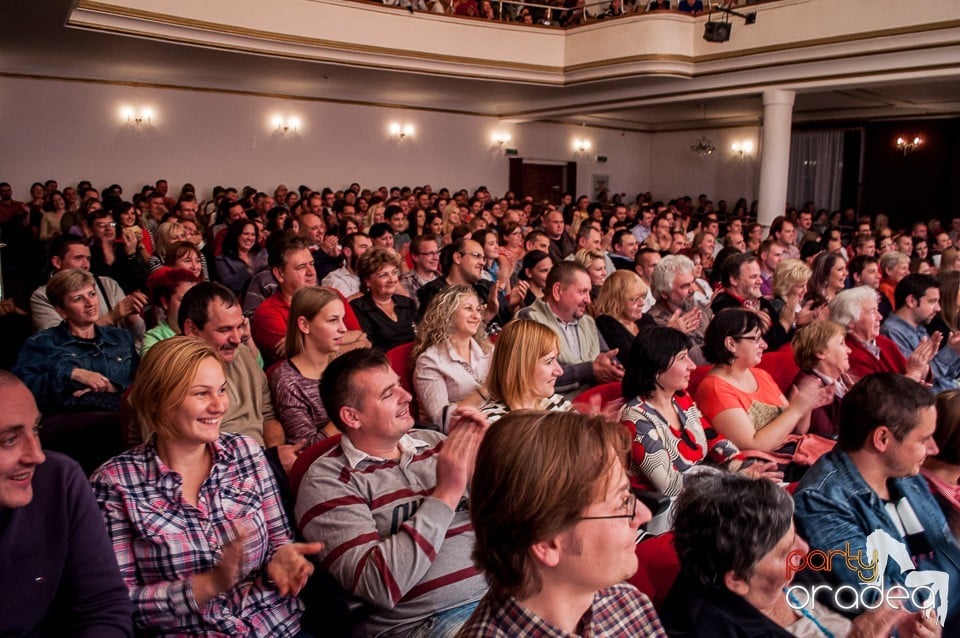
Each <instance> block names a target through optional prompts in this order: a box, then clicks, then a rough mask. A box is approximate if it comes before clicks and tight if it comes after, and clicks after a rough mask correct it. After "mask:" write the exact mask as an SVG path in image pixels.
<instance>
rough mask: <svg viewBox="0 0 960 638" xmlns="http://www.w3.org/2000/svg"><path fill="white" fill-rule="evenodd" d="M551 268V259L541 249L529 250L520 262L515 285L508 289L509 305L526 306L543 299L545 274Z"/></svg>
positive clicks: (548, 272) (516, 307)
mask: <svg viewBox="0 0 960 638" xmlns="http://www.w3.org/2000/svg"><path fill="white" fill-rule="evenodd" d="M551 268H553V259H551V258H550V255H548V254H547V253H546V252H544V251H542V250H531V251H529V252H527V254H525V255H524V256H523V259H522V260H521V262H520V273H519V274H518V275H517V285H516V286H514V287H513V289H512V290H511V291H510V292H511V294H510V307H511V308H512V309H518V308H526V307H527V306H529V305H530V304H532V303H533V302H535V301H537V300H539V299H543V291H544V289H545V288H546V285H547V275H548V274H550V269H551Z"/></svg>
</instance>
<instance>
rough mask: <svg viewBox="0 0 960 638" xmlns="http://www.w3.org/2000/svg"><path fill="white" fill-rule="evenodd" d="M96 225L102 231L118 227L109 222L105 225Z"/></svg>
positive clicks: (114, 223)
mask: <svg viewBox="0 0 960 638" xmlns="http://www.w3.org/2000/svg"><path fill="white" fill-rule="evenodd" d="M94 225H95V226H96V227H97V228H99V229H100V230H106V229H108V228H116V227H117V224H116V222H107V223H105V224H94Z"/></svg>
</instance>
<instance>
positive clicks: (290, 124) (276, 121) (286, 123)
mask: <svg viewBox="0 0 960 638" xmlns="http://www.w3.org/2000/svg"><path fill="white" fill-rule="evenodd" d="M271 123H272V124H273V130H274V132H275V133H278V134H280V135H286V134H288V133H290V134H296V133H298V132H299V131H300V118H299V117H295V116H290V117H283V116H282V115H275V116H274V117H273V120H271Z"/></svg>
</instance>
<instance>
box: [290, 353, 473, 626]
mask: <svg viewBox="0 0 960 638" xmlns="http://www.w3.org/2000/svg"><path fill="white" fill-rule="evenodd" d="M320 396H321V398H322V399H323V404H324V407H325V408H326V410H327V414H328V415H330V419H331V420H332V421H333V423H334V424H335V425H336V426H337V427H338V428H339V429H340V431H341V439H340V441H339V443H337V444H335V445H333V447H332V448H331V449H330V450H329V451H327V452H326V453H324V454H323V455H322V456H321V457H320V458H319V459H317V461H316V462H314V464H313V465H312V466H311V467H310V469H309V470H308V471H307V474H306V476H305V477H304V480H303V482H302V483H301V486H300V489H299V493H298V495H297V507H296V517H297V521H298V525H299V527H300V530H301V532H302V533H303V535H304V537H305V538H308V539H321V538H322V539H323V542H324V543H325V546H324V549H323V552H322V553H321V554H320V561H321V565H322V566H323V567H324V568H325V569H327V570H329V571H330V573H331V574H333V576H334V577H335V578H336V579H337V580H338V581H339V582H340V584H341V585H343V587H344V588H345V589H346V590H347V591H348V592H349V593H350V594H352V595H354V596H357V597H359V598H361V599H363V600H364V601H366V602H368V603H370V604H371V605H372V606H373V607H374V610H373V612H372V613H371V614H370V615H369V616H368V617H367V618H366V620H365V624H364V626H363V627H362V628H361V629H362V633H363V634H364V635H370V636H376V635H408V634H409V633H410V632H412V631H414V630H416V629H418V628H423V627H424V626H426V627H430V628H431V629H430V632H431V633H430V634H429V635H439V634H437V633H436V632H437V631H438V630H442V628H444V627H447V628H449V627H451V626H457V625H459V624H462V623H463V622H464V621H465V620H466V619H467V618H468V617H469V615H470V613H471V612H472V611H473V608H474V607H475V606H476V603H477V601H478V600H479V599H480V598H481V597H482V596H483V594H484V593H485V592H486V589H487V587H486V583H485V582H484V579H483V577H482V576H481V575H480V574H479V572H478V571H477V570H476V569H475V568H474V566H473V564H472V562H471V559H470V554H471V552H472V550H473V545H474V533H473V528H472V526H471V525H470V515H469V513H468V511H467V497H466V494H465V492H466V487H467V485H468V483H469V482H470V479H471V477H472V475H473V468H474V461H475V459H476V454H477V449H478V448H479V446H480V441H481V439H482V438H483V434H484V432H485V431H486V428H487V424H486V421H485V420H484V419H483V417H481V416H480V414H479V413H478V412H477V411H475V410H469V409H464V410H458V411H457V412H455V419H456V422H455V423H453V424H452V426H451V429H450V432H451V434H450V436H449V437H444V436H443V435H442V434H440V433H437V432H433V431H425V430H412V429H411V428H412V427H413V417H412V416H411V414H410V399H411V396H410V394H409V393H408V392H407V391H406V390H404V389H403V388H402V387H401V386H400V383H399V379H398V377H397V375H396V373H395V372H393V370H392V369H391V368H390V365H389V363H388V361H387V359H386V357H385V356H384V355H383V354H382V353H380V352H379V351H375V350H371V349H359V350H353V351H350V352H346V353H344V354H342V355H341V356H339V357H337V358H336V359H334V360H333V361H332V362H331V363H330V364H329V365H328V366H327V369H326V370H325V371H324V373H323V376H322V377H321V379H320Z"/></svg>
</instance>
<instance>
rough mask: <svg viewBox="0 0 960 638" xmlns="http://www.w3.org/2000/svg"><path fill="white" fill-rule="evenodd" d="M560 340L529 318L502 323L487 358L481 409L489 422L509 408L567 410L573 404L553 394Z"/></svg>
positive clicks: (571, 407)
mask: <svg viewBox="0 0 960 638" xmlns="http://www.w3.org/2000/svg"><path fill="white" fill-rule="evenodd" d="M559 353H560V340H559V338H558V337H557V335H556V333H555V332H553V331H552V330H550V329H549V328H547V327H546V326H544V325H542V324H540V323H538V322H536V321H532V320H530V319H516V320H514V321H511V322H510V323H508V324H507V325H506V327H505V328H504V329H503V331H502V332H501V333H500V336H499V338H498V339H497V347H496V348H495V349H494V351H493V358H492V359H491V361H490V373H489V374H488V375H487V384H486V386H487V390H488V391H489V392H490V400H489V401H488V402H487V403H486V404H484V406H483V407H482V408H481V410H480V411H481V412H482V413H483V414H484V416H486V418H487V420H488V421H490V422H491V423H493V422H495V421H496V420H497V419H499V418H500V417H502V416H503V415H504V414H506V413H508V412H510V411H512V410H547V411H556V412H567V411H570V410H572V409H573V405H572V404H571V403H570V402H569V401H567V400H566V399H564V398H563V396H562V395H560V394H557V392H556V385H557V379H558V378H560V375H561V374H562V373H563V368H562V367H561V366H560V363H559V361H558V357H559Z"/></svg>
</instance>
